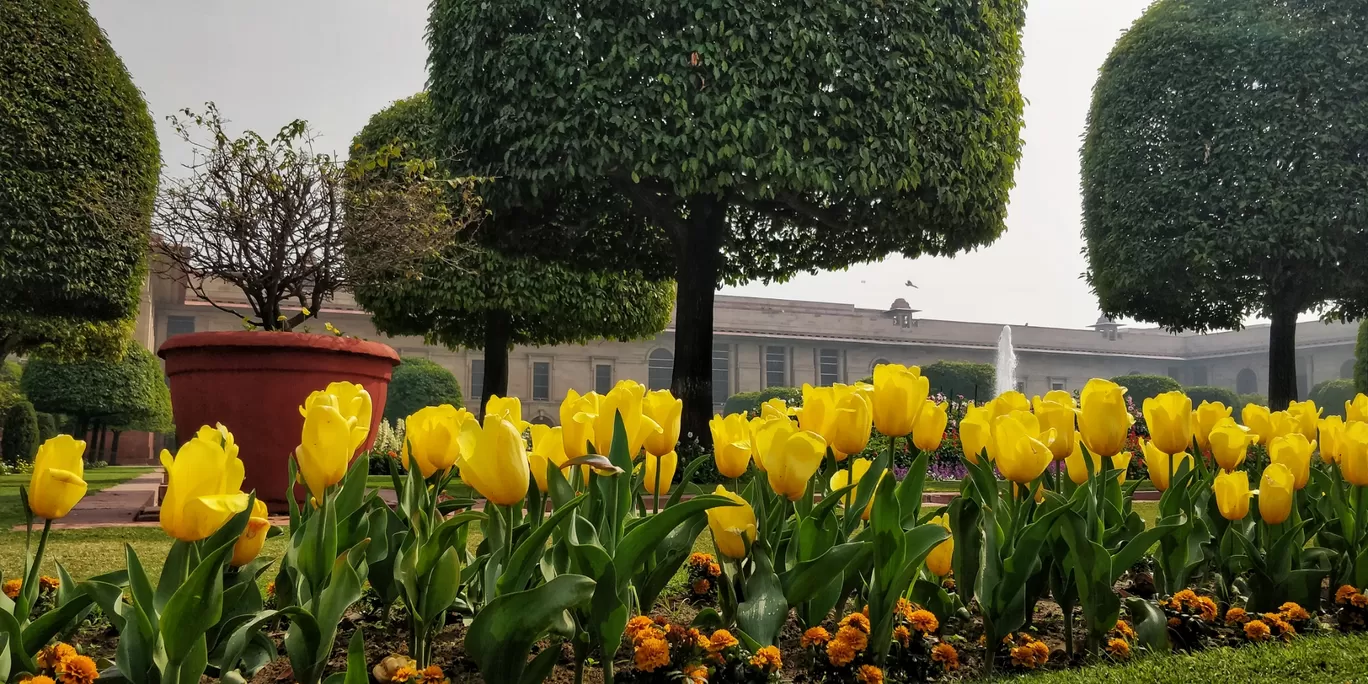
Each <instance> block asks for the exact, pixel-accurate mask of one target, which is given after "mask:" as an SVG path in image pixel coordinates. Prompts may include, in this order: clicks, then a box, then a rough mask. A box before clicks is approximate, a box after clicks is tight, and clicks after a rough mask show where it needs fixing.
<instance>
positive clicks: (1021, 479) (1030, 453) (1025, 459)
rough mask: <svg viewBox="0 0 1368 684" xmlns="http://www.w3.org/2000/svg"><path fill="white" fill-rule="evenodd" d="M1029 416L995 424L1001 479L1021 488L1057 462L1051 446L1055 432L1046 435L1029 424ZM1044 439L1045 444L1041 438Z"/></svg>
mask: <svg viewBox="0 0 1368 684" xmlns="http://www.w3.org/2000/svg"><path fill="white" fill-rule="evenodd" d="M1030 415H1031V414H1029V413H1014V414H1011V415H1005V416H999V417H998V418H997V419H996V420H995V422H994V424H993V437H994V440H995V441H996V443H997V460H996V463H997V467H998V471H999V472H1001V473H1002V476H1003V477H1004V478H1006V479H1008V480H1011V481H1012V482H1016V483H1018V484H1028V483H1030V482H1031V481H1033V480H1035V479H1036V478H1038V477H1040V475H1041V474H1042V473H1044V472H1045V468H1046V467H1048V466H1049V465H1050V462H1051V461H1053V460H1054V454H1053V453H1051V452H1050V448H1049V443H1050V442H1053V441H1054V430H1053V429H1051V430H1048V431H1047V432H1046V434H1045V435H1041V434H1040V432H1039V426H1038V424H1035V422H1034V421H1033V420H1029V418H1030ZM1041 437H1044V438H1045V440H1044V441H1042V440H1041V439H1040V438H1041Z"/></svg>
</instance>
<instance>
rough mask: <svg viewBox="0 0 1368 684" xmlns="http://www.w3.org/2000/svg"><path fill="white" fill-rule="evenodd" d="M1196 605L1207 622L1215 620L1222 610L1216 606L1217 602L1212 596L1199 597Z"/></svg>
mask: <svg viewBox="0 0 1368 684" xmlns="http://www.w3.org/2000/svg"><path fill="white" fill-rule="evenodd" d="M1194 607H1195V608H1196V609H1197V612H1198V613H1200V614H1201V616H1202V620H1204V621H1206V622H1215V621H1216V614H1217V613H1218V612H1220V611H1219V610H1218V609H1217V608H1216V602H1215V601H1213V600H1212V599H1211V597H1210V596H1201V597H1198V598H1197V601H1196V604H1195V605H1194Z"/></svg>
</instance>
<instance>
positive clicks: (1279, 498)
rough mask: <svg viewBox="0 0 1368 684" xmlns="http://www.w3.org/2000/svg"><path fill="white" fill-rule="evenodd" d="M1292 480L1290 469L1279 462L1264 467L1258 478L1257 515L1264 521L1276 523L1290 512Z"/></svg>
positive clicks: (1284, 518)
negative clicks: (1261, 475) (1261, 474)
mask: <svg viewBox="0 0 1368 684" xmlns="http://www.w3.org/2000/svg"><path fill="white" fill-rule="evenodd" d="M1294 482H1295V481H1294V479H1293V476H1292V471H1290V470H1288V469H1287V466H1285V465H1283V464H1281V463H1274V464H1273V465H1270V466H1268V467H1267V468H1264V471H1263V477H1261V478H1259V516H1260V517H1262V518H1263V521H1264V522H1266V523H1268V524H1269V525H1277V524H1278V523H1280V522H1282V521H1284V520H1287V516H1289V515H1291V514H1292V496H1293V492H1294V491H1295V490H1294V489H1293V484H1294ZM1241 517H1244V516H1241Z"/></svg>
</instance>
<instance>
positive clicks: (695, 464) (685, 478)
mask: <svg viewBox="0 0 1368 684" xmlns="http://www.w3.org/2000/svg"><path fill="white" fill-rule="evenodd" d="M712 462H713V460H712V459H711V458H707V457H703V456H700V457H697V458H695V459H694V460H692V461H690V462H689V465H688V466H686V467H685V468H684V474H683V475H682V476H681V477H680V478H679V484H677V485H675V488H674V491H672V492H670V498H669V499H667V500H666V501H665V507H666V508H669V507H670V506H673V505H675V504H677V503H679V499H680V497H682V496H684V490H686V489H688V488H689V483H691V482H693V477H694V474H695V473H697V472H698V471H699V469H700V468H702V467H703V466H705V465H707V464H709V463H712ZM642 470H643V471H644V470H645V469H644V468H643V469H642Z"/></svg>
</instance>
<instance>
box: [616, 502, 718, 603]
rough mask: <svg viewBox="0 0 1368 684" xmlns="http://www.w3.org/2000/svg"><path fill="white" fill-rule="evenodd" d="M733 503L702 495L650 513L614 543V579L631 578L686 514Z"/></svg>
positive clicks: (689, 514)
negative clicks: (650, 514)
mask: <svg viewBox="0 0 1368 684" xmlns="http://www.w3.org/2000/svg"><path fill="white" fill-rule="evenodd" d="M736 505H738V504H737V503H736V502H735V501H733V500H731V499H729V498H727V497H725V496H718V495H716V494H704V495H702V496H696V497H694V498H692V499H689V500H688V501H685V502H683V503H680V504H678V505H675V506H671V507H669V508H666V509H662V510H661V511H660V512H659V513H657V514H655V515H652V516H651V517H650V518H649V519H648V520H647V521H646V522H645V523H642V524H641V525H638V526H637V527H636V528H635V529H633V530H632V531H631V532H630V533H628V534H627V535H626V536H625V537H623V538H622V543H621V544H619V545H618V547H617V550H616V552H615V553H614V554H613V564H614V565H616V566H617V576H618V578H619V579H620V581H623V582H625V581H626V580H627V578H629V577H631V576H632V575H633V574H634V573H635V572H636V570H637V567H639V566H640V565H641V564H642V563H644V562H645V561H646V557H647V556H649V555H650V554H651V553H653V552H654V551H655V548H656V546H658V545H659V544H660V542H661V541H662V540H664V539H665V535H667V534H669V533H670V532H671V531H672V530H674V528H676V527H678V526H679V525H680V524H682V523H683V522H684V521H685V520H687V519H688V518H689V517H690V516H692V515H694V514H696V513H701V512H703V511H706V510H708V509H709V508H716V507H718V506H736Z"/></svg>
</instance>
